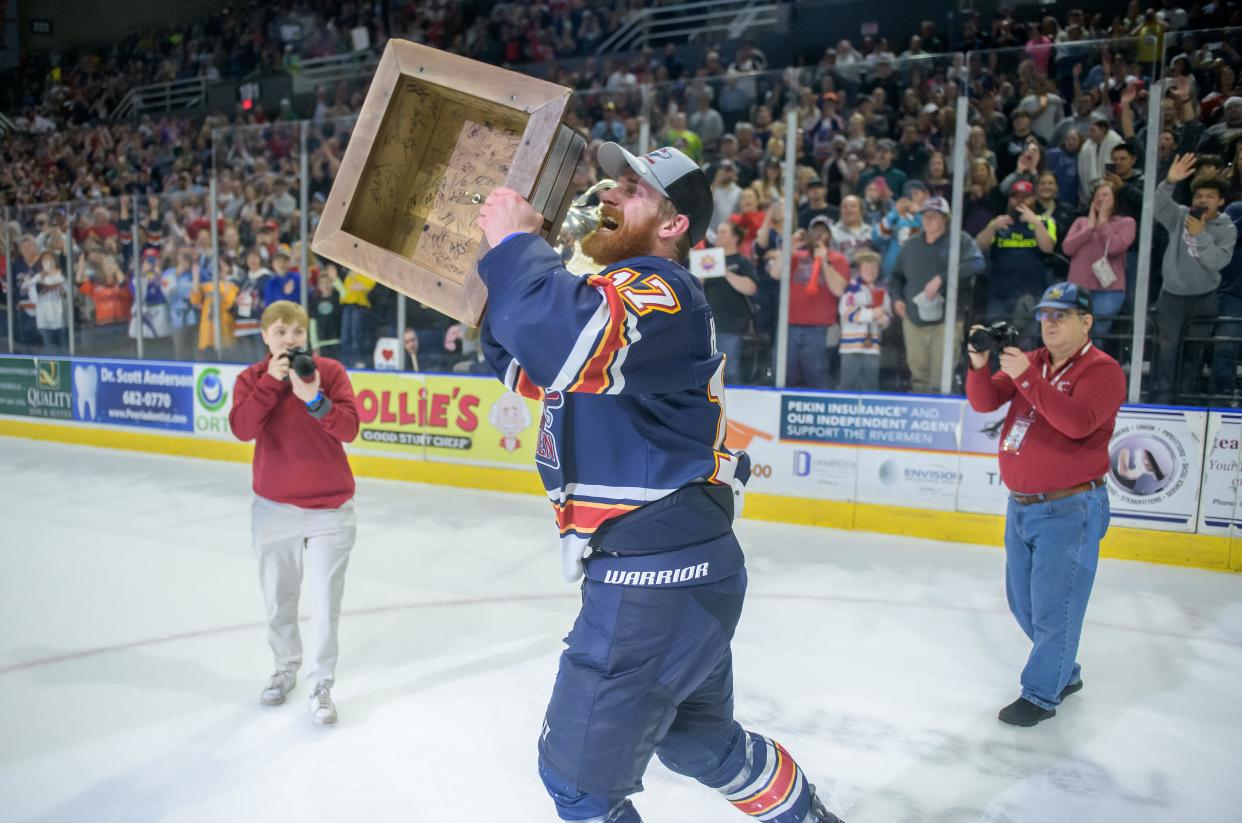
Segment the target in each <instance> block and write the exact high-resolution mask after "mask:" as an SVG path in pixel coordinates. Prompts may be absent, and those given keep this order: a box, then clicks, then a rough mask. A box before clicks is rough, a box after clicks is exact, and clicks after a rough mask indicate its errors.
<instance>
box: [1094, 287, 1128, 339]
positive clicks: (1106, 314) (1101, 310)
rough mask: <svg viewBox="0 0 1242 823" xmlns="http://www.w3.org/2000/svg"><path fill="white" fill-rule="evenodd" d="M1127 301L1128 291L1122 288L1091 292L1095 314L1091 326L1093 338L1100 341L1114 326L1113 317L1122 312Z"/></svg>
mask: <svg viewBox="0 0 1242 823" xmlns="http://www.w3.org/2000/svg"><path fill="white" fill-rule="evenodd" d="M1125 302H1126V293H1125V291H1123V290H1120V289H1118V290H1116V291H1093V292H1091V307H1092V314H1093V315H1094V316H1095V323H1094V324H1092V326H1091V339H1092V340H1095V341H1099V340H1100V339H1101V338H1102V337H1104V335H1106V334H1108V333H1109V331H1110V330H1111V329H1112V328H1113V319H1114V318H1116V317H1117V315H1118V314H1120V313H1121V307H1122V306H1123V305H1124V304H1125Z"/></svg>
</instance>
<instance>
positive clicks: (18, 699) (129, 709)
mask: <svg viewBox="0 0 1242 823" xmlns="http://www.w3.org/2000/svg"><path fill="white" fill-rule="evenodd" d="M249 473H250V468H249V466H246V465H241V464H228V463H213V462H207V461H195V460H189V459H178V458H168V457H158V456H148V455H135V454H130V453H124V452H113V451H104V450H96V449H87V448H78V447H70V446H61V445H54V444H46V443H36V442H31V441H21V440H11V439H3V438H0V485H2V491H0V500H3V504H2V506H3V522H2V525H0V534H2V535H3V536H2V537H0V545H3V558H4V570H3V574H0V626H3V633H2V635H0V638H2V640H0V707H2V710H0V820H5V821H7V820H40V821H66V822H68V821H73V822H74V823H79V822H83V823H85V822H87V821H89V823H105V821H124V822H125V823H133V822H134V821H177V822H178V823H186V822H188V821H205V822H206V821H210V823H220V822H221V821H238V822H239V823H247V822H248V821H256V822H257V821H263V823H283V821H297V823H307V821H334V822H339V821H348V822H349V823H363V821H366V822H367V823H371V822H372V821H413V822H414V823H424V822H426V823H445V822H446V821H459V820H460V821H489V823H490V821H498V822H502V823H526V822H527V821H529V822H530V823H535V822H536V821H549V823H550V821H553V820H555V815H554V814H553V812H552V807H551V805H550V803H549V801H548V800H547V798H546V797H545V795H544V792H543V788H542V786H541V784H540V783H539V781H538V777H537V773H536V769H535V740H536V737H537V735H538V733H539V728H540V722H541V718H542V715H543V709H544V706H545V703H546V701H547V698H548V696H549V694H550V691H551V686H552V680H553V677H554V675H555V671H556V661H557V654H558V652H559V650H560V648H561V638H562V636H563V635H564V634H565V632H566V631H567V630H568V628H569V626H570V624H571V622H572V619H573V616H574V613H575V608H576V602H577V595H576V589H575V588H574V587H573V586H570V585H567V584H565V583H563V582H561V579H560V573H559V563H558V559H557V553H556V549H555V548H554V541H555V531H554V527H553V524H552V517H551V510H550V507H549V506H548V504H547V502H546V501H544V500H541V499H539V498H536V497H525V496H510V495H503V494H498V493H491V492H478V491H468V490H461V489H451V488H440V487H430V486H416V485H410V484H401V483H395V482H384V481H375V480H366V479H363V480H360V482H359V489H358V497H357V507H358V521H359V535H358V543H357V546H356V548H355V549H354V553H353V558H352V561H351V566H350V569H349V574H348V578H347V582H346V591H345V603H344V615H343V617H342V620H341V630H340V635H341V657H340V664H339V667H338V672H337V678H338V679H337V686H336V688H335V690H334V695H335V697H336V702H337V706H338V709H339V711H340V716H341V720H340V723H339V724H338V725H337V726H336V727H326V728H325V727H316V726H313V725H312V724H311V723H310V720H309V718H308V715H307V710H306V702H305V698H306V696H307V691H308V690H307V684H305V683H303V682H299V684H298V688H297V690H296V691H295V692H294V694H293V695H291V697H290V700H289V702H288V703H287V704H285V705H284V706H279V707H274V708H269V707H264V706H261V705H259V701H258V694H259V691H260V689H261V688H262V686H263V683H264V682H265V680H266V678H267V676H268V674H269V673H270V672H271V668H272V664H271V658H270V655H269V653H268V650H267V646H266V640H265V634H264V629H263V625H262V605H261V598H260V594H259V586H258V581H257V576H256V570H255V562H254V559H253V557H252V555H251V551H250V546H249V503H250V492H249ZM808 505H813V503H810V502H808ZM739 533H740V534H741V537H742V541H743V544H744V545H745V547H746V550H747V554H748V558H749V561H748V568H749V570H750V581H751V582H750V595H749V598H748V601H747V607H746V613H745V615H744V616H743V618H742V623H741V626H740V628H739V631H738V636H737V640H736V642H735V645H734V652H735V669H736V673H737V704H738V716H739V719H740V720H741V721H742V722H743V723H744V724H745V725H747V726H748V727H750V728H754V729H756V730H760V731H763V732H765V733H767V734H769V735H771V736H773V737H776V738H777V739H779V740H780V741H782V742H783V743H784V744H785V745H786V746H787V747H788V748H789V749H790V750H791V751H792V752H793V753H794V755H795V756H796V757H797V758H798V759H799V760H800V761H801V763H802V764H803V766H804V767H805V768H806V770H807V772H808V774H809V775H810V777H811V779H812V781H813V782H815V783H816V784H817V785H818V786H819V787H820V791H821V794H822V795H823V796H824V798H825V800H826V801H827V803H828V805H829V807H830V808H832V809H833V810H835V811H837V812H838V813H841V814H843V816H844V817H845V818H846V820H847V821H848V823H914V822H915V821H936V823H968V822H969V823H973V822H974V821H980V822H982V821H989V823H1089V822H1090V821H1099V823H1122V822H1123V821H1147V820H1169V821H1181V822H1182V823H1236V821H1238V820H1242V811H1239V809H1242V699H1240V691H1242V577H1239V576H1237V575H1230V574H1222V573H1213V572H1207V571H1200V570H1193V569H1181V568H1172V567H1162V566H1155V565H1147V564H1142V563H1134V562H1122V561H1103V562H1102V563H1101V565H1100V572H1099V575H1098V577H1097V581H1096V588H1095V593H1094V595H1093V597H1092V601H1091V606H1090V608H1089V610H1088V613H1087V626H1086V630H1085V637H1084V642H1083V647H1082V650H1081V654H1080V657H1079V659H1080V661H1081V662H1082V664H1083V677H1084V681H1085V683H1086V687H1085V688H1084V689H1083V691H1082V692H1080V693H1079V694H1077V695H1075V696H1073V697H1071V698H1069V699H1068V700H1067V701H1066V703H1065V704H1064V705H1063V706H1062V707H1061V709H1060V711H1059V713H1058V714H1057V716H1056V717H1055V718H1053V719H1052V720H1050V721H1045V722H1044V723H1042V724H1040V725H1039V726H1037V727H1035V728H1032V729H1016V728H1012V727H1009V726H1005V725H1003V724H1001V723H1000V722H998V721H997V719H996V711H997V710H998V709H999V708H1000V707H1001V706H1003V705H1005V704H1006V703H1008V702H1009V701H1011V700H1012V699H1014V698H1015V697H1016V696H1017V694H1018V682H1017V681H1018V672H1019V671H1020V669H1021V667H1022V665H1023V663H1024V661H1025V658H1026V653H1027V649H1028V646H1027V642H1026V639H1025V638H1024V637H1023V636H1022V634H1021V633H1020V631H1019V629H1018V628H1017V626H1016V624H1015V623H1014V622H1013V620H1012V618H1011V617H1010V616H1009V613H1008V611H1007V609H1006V606H1005V600H1004V587H1003V577H1002V574H1003V564H1004V555H1003V553H1002V552H1001V551H1000V550H998V549H995V548H987V547H978V546H966V545H957V544H952V543H940V542H933V541H926V540H917V539H910V538H898V537H888V536H877V535H864V534H859V533H853V532H840V531H831V530H825V529H814V528H804V527H796V526H787V525H780V524H772V523H761V522H754V521H743V522H742V523H741V524H740V526H739ZM1152 539H1153V540H1159V539H1160V538H1159V534H1158V533H1155V532H1153V533H1152ZM635 801H636V803H637V805H638V807H639V809H640V811H642V813H643V815H644V819H645V820H647V821H649V823H674V822H676V823H700V822H702V823H708V822H710V823H715V821H720V822H721V823H727V821H731V820H738V821H740V820H743V819H745V818H743V817H742V816H741V815H739V814H737V813H736V812H734V811H732V810H731V809H729V808H728V807H727V806H726V805H725V804H724V802H723V801H722V800H721V799H720V798H719V797H717V796H716V795H715V794H714V793H713V792H711V791H709V790H707V789H705V788H702V787H700V786H698V785H697V784H693V783H690V782H687V781H686V780H685V779H683V778H681V777H678V776H676V775H673V774H671V773H670V772H668V771H666V770H665V769H664V768H663V766H661V765H660V764H659V763H658V761H653V763H652V766H651V768H650V769H649V771H648V773H647V779H646V791H645V792H643V793H642V794H640V795H638V796H637V797H636V798H635Z"/></svg>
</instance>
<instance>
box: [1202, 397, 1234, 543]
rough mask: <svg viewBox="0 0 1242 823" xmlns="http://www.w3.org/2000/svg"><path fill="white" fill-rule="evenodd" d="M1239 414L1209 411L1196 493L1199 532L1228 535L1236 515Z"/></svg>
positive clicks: (1232, 528)
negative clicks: (1198, 485) (1200, 481)
mask: <svg viewBox="0 0 1242 823" xmlns="http://www.w3.org/2000/svg"><path fill="white" fill-rule="evenodd" d="M1240 446H1242V414H1237V413H1234V412H1210V413H1209V414H1208V426H1207V450H1206V453H1205V456H1204V460H1203V489H1202V491H1201V492H1200V493H1199V531H1200V532H1202V533H1203V534H1219V535H1231V534H1233V532H1234V530H1235V529H1236V527H1238V526H1242V518H1239V516H1238V483H1239V479H1240V478H1242V459H1239V455H1240V452H1239V447H1240Z"/></svg>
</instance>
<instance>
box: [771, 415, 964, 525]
mask: <svg viewBox="0 0 1242 823" xmlns="http://www.w3.org/2000/svg"><path fill="white" fill-rule="evenodd" d="M963 405H964V404H963V403H962V401H961V399H960V398H946V399H940V398H927V397H910V398H906V397H889V396H873V395H863V396H860V397H849V396H845V395H805V394H786V395H784V396H782V398H781V418H780V425H781V440H782V441H783V442H784V443H798V444H803V446H802V448H803V449H804V450H806V451H807V452H808V456H807V458H804V465H807V466H808V468H810V467H814V466H815V457H816V455H817V454H818V455H820V456H821V458H822V457H823V452H822V449H823V447H824V446H829V445H836V446H855V447H859V448H857V451H856V464H855V465H856V468H855V497H854V499H856V500H857V501H859V502H860V503H881V504H885V505H892V504H894V503H896V502H900V503H901V505H909V506H914V507H916V508H921V509H940V510H945V511H951V510H953V508H954V507H955V506H956V505H957V485H958V478H959V466H958V435H959V431H960V429H961V425H962V406H963ZM816 446H818V447H819V448H812V447H816Z"/></svg>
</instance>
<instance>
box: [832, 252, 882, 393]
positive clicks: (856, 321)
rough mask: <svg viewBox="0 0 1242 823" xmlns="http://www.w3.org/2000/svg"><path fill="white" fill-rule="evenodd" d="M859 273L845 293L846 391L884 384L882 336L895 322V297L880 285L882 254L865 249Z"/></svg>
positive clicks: (860, 256) (843, 352)
mask: <svg viewBox="0 0 1242 823" xmlns="http://www.w3.org/2000/svg"><path fill="white" fill-rule="evenodd" d="M854 265H855V266H856V267H857V271H858V273H857V274H855V275H854V277H853V278H852V279H851V280H850V284H849V285H848V286H846V288H845V294H843V295H841V380H840V383H839V384H838V388H840V389H842V390H843V391H876V390H877V389H878V388H879V387H880V336H881V335H882V334H883V332H884V330H885V329H886V328H888V324H889V323H890V322H891V321H892V317H893V307H892V299H891V298H890V297H889V296H888V293H887V292H886V291H885V290H884V289H882V288H880V287H879V286H877V285H876V281H877V280H878V279H879V276H880V255H878V254H876V253H875V252H873V251H871V250H870V249H864V250H863V251H860V252H858V254H856V255H855V256H854Z"/></svg>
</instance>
